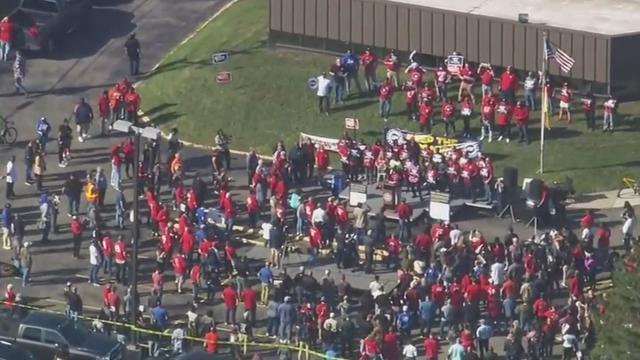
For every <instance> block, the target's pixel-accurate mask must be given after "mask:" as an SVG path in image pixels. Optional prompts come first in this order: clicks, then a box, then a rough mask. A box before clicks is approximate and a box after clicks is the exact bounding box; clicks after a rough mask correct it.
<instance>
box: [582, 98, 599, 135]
mask: <svg viewBox="0 0 640 360" xmlns="http://www.w3.org/2000/svg"><path fill="white" fill-rule="evenodd" d="M582 110H584V118H585V119H586V120H587V129H589V130H591V131H595V129H596V99H595V98H594V97H593V94H592V93H591V91H589V92H587V93H586V94H585V96H584V97H583V98H582Z"/></svg>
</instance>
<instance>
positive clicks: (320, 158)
mask: <svg viewBox="0 0 640 360" xmlns="http://www.w3.org/2000/svg"><path fill="white" fill-rule="evenodd" d="M315 156H316V174H317V176H318V184H319V185H322V179H324V175H325V174H326V173H327V170H328V169H329V154H328V153H327V150H325V148H324V145H320V146H319V147H318V151H316V155H315Z"/></svg>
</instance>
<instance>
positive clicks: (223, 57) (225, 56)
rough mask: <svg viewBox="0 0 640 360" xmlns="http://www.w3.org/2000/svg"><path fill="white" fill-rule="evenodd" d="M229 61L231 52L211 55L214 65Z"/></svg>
mask: <svg viewBox="0 0 640 360" xmlns="http://www.w3.org/2000/svg"><path fill="white" fill-rule="evenodd" d="M228 61H229V53H227V52H221V53H217V54H213V55H211V63H212V64H214V65H218V64H224V63H226V62H228Z"/></svg>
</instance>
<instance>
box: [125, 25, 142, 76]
mask: <svg viewBox="0 0 640 360" xmlns="http://www.w3.org/2000/svg"><path fill="white" fill-rule="evenodd" d="M124 51H125V53H126V54H127V57H128V58H129V71H130V72H131V75H132V76H135V75H138V73H140V54H141V53H142V49H141V48H140V42H139V41H138V39H136V33H132V34H131V35H129V38H128V39H127V41H126V42H125V43H124Z"/></svg>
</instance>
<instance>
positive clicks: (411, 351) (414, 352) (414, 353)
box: [402, 343, 418, 360]
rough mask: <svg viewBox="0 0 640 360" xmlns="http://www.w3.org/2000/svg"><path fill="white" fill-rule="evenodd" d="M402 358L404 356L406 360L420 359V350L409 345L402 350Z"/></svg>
mask: <svg viewBox="0 0 640 360" xmlns="http://www.w3.org/2000/svg"><path fill="white" fill-rule="evenodd" d="M402 356H404V360H415V359H417V358H418V349H416V347H415V346H414V345H413V344H411V343H409V344H407V345H405V346H404V348H403V349H402Z"/></svg>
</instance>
